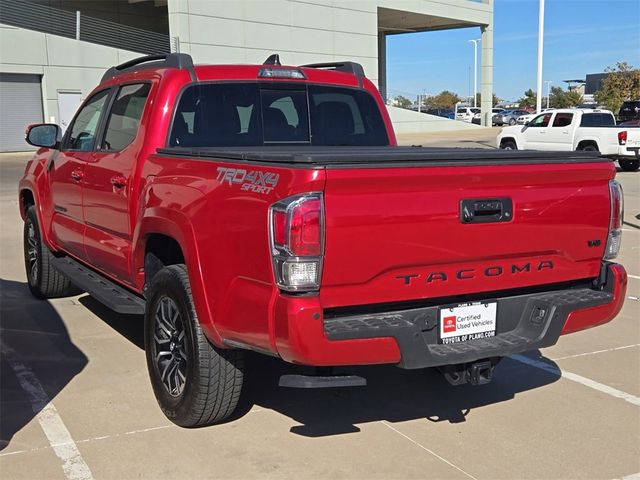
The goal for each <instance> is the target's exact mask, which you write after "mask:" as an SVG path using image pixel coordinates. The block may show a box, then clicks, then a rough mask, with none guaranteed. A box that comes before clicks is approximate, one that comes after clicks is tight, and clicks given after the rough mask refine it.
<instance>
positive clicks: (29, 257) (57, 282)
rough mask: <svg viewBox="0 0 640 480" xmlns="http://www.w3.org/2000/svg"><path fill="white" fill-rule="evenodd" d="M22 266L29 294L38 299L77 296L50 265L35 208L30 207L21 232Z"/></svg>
mask: <svg viewBox="0 0 640 480" xmlns="http://www.w3.org/2000/svg"><path fill="white" fill-rule="evenodd" d="M23 246H24V266H25V270H26V273H27V283H28V285H29V290H31V293H32V294H33V295H34V296H35V297H38V298H56V297H66V296H70V295H77V294H78V293H80V290H79V289H78V288H77V287H75V285H73V284H72V283H71V282H70V281H69V279H68V278H67V277H65V276H64V275H63V274H62V273H60V272H59V271H58V270H56V269H55V268H54V267H53V265H52V262H51V260H52V258H53V254H52V253H51V251H50V250H49V249H48V248H47V246H46V245H45V244H44V242H43V241H42V236H41V234H40V225H39V224H38V216H37V214H36V207H35V206H33V205H32V206H30V207H29V208H28V209H27V215H26V217H25V221H24V231H23Z"/></svg>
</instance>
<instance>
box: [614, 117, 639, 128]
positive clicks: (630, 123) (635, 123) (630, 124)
mask: <svg viewBox="0 0 640 480" xmlns="http://www.w3.org/2000/svg"><path fill="white" fill-rule="evenodd" d="M618 126H619V127H640V119H638V120H629V121H626V122H622V123H619V124H618Z"/></svg>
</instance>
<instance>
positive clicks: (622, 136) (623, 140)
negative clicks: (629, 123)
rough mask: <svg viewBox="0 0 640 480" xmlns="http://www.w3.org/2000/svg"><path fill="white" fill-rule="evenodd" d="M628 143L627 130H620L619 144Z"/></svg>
mask: <svg viewBox="0 0 640 480" xmlns="http://www.w3.org/2000/svg"><path fill="white" fill-rule="evenodd" d="M626 144H627V131H626V130H623V131H621V132H618V145H626Z"/></svg>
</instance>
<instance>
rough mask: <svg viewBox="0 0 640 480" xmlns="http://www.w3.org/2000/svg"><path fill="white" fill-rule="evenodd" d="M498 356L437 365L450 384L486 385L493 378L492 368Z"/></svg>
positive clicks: (497, 360) (498, 359) (496, 362)
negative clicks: (469, 361)
mask: <svg viewBox="0 0 640 480" xmlns="http://www.w3.org/2000/svg"><path fill="white" fill-rule="evenodd" d="M500 360H501V359H500V358H488V359H485V360H479V361H477V362H472V363H460V364H458V365H445V366H443V367H438V370H440V372H441V373H442V374H443V375H444V378H445V379H446V380H447V382H449V383H450V384H451V385H464V384H465V383H469V384H471V385H486V384H487V383H489V382H491V380H492V379H493V370H494V368H495V367H496V365H497V364H498V362H499V361H500Z"/></svg>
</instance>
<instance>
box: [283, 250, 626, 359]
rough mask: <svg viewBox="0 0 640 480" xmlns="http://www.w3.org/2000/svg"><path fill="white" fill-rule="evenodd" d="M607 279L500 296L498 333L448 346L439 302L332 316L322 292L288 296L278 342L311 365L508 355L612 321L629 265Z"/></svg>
mask: <svg viewBox="0 0 640 480" xmlns="http://www.w3.org/2000/svg"><path fill="white" fill-rule="evenodd" d="M602 277H603V278H602V279H601V280H602V283H603V285H602V287H601V288H598V289H595V288H586V287H585V288H570V289H563V290H555V291H551V292H543V293H534V294H526V295H514V296H504V297H498V298H495V297H494V298H493V299H495V300H497V301H498V314H497V332H496V336H495V337H491V338H485V339H477V340H471V341H467V342H464V343H456V344H448V345H441V344H438V343H437V342H438V338H437V335H438V333H437V332H438V326H437V318H438V307H439V306H438V305H431V306H427V307H422V308H413V309H407V310H396V311H390V312H389V311H387V312H384V313H359V314H355V315H354V314H346V315H340V314H337V315H335V314H334V315H325V312H323V311H322V308H321V307H320V305H319V302H318V299H317V298H316V297H313V298H303V297H302V298H283V297H281V298H280V300H279V301H277V302H276V315H275V318H276V322H275V332H274V333H275V343H276V345H275V347H276V349H277V350H278V354H279V355H280V356H281V357H282V358H283V359H284V360H287V361H290V362H294V363H302V364H307V365H365V364H381V363H395V364H397V365H398V366H400V367H402V368H424V367H435V366H442V365H453V364H458V363H466V362H472V361H475V360H479V359H483V358H489V357H504V356H507V355H512V354H515V353H520V352H525V351H529V350H534V349H538V348H543V347H549V346H551V345H554V344H555V343H556V342H557V341H558V338H559V337H560V335H563V334H567V333H572V332H576V331H579V330H584V329H586V328H590V327H594V326H596V325H601V324H603V323H607V322H609V321H610V320H612V319H613V318H614V317H615V316H616V315H617V314H618V312H619V311H620V309H621V308H622V304H623V302H624V297H625V292H626V285H627V274H626V272H625V270H624V268H623V267H622V266H621V265H618V264H611V263H607V264H605V265H604V268H603V275H602ZM447 303H450V302H447ZM277 319H279V320H277Z"/></svg>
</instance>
